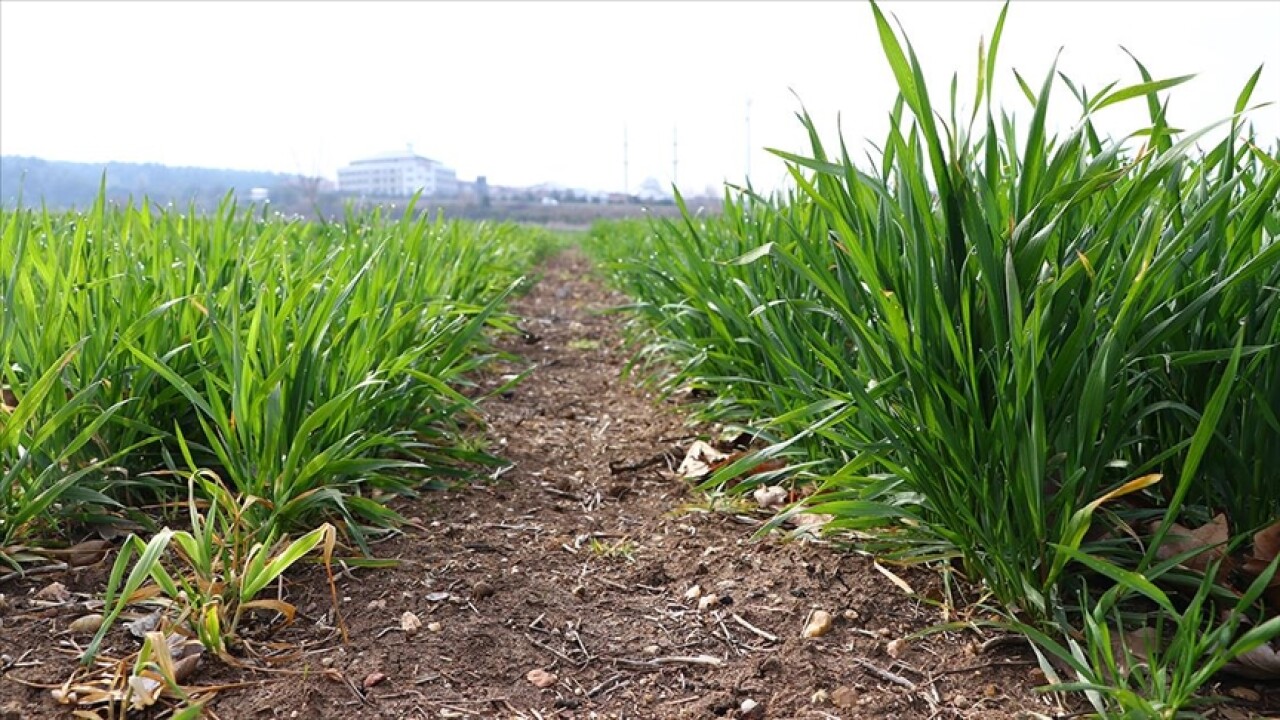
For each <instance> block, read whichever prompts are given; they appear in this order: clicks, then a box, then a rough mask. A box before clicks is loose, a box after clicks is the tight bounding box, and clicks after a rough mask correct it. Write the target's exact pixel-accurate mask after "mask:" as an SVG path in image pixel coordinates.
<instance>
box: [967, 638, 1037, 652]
mask: <svg viewBox="0 0 1280 720" xmlns="http://www.w3.org/2000/svg"><path fill="white" fill-rule="evenodd" d="M1024 642H1026V638H1024V637H1022V636H1021V635H997V636H995V637H993V638H988V639H987V640H986V641H984V642H983V643H982V644H981V645H979V646H978V652H980V653H985V652H990V651H991V650H994V649H995V648H998V647H1004V646H1005V645H1021V644H1022V643H1024Z"/></svg>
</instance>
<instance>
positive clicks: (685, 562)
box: [0, 251, 1055, 719]
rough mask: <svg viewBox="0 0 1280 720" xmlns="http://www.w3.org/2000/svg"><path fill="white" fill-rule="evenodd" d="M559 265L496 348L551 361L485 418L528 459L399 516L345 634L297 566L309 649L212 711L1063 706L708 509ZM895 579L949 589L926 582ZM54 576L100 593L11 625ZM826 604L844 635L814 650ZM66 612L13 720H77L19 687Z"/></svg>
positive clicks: (614, 343) (43, 628) (295, 630)
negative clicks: (33, 611)
mask: <svg viewBox="0 0 1280 720" xmlns="http://www.w3.org/2000/svg"><path fill="white" fill-rule="evenodd" d="M543 271H544V273H545V277H544V279H543V280H542V282H541V283H539V284H538V285H537V286H535V287H534V288H533V290H532V291H531V292H530V293H529V294H528V295H527V296H525V297H522V298H520V299H519V300H518V301H517V302H515V304H514V308H513V310H514V311H515V312H516V313H518V314H520V315H521V316H522V317H523V318H524V321H523V325H524V327H525V328H526V329H527V330H528V331H529V332H530V334H531V335H529V336H526V337H525V338H524V339H523V340H522V339H521V338H519V337H511V338H508V339H507V340H505V341H504V342H505V346H504V349H505V350H507V351H510V352H512V353H516V354H518V355H519V356H520V357H521V358H522V359H523V360H522V363H520V364H515V365H510V366H505V367H501V368H498V369H497V370H498V371H497V372H494V373H493V375H492V376H491V377H489V378H488V380H487V381H488V382H491V383H498V382H500V381H501V375H502V374H503V373H516V372H520V371H523V370H525V369H527V368H529V367H530V366H533V367H536V369H535V371H534V372H533V373H532V375H531V376H530V377H529V378H528V379H527V380H526V381H525V382H524V383H523V384H521V385H519V386H518V387H517V388H516V389H515V390H514V391H512V392H510V393H508V394H506V395H505V396H503V397H501V398H495V399H493V400H491V401H489V402H487V403H486V404H485V405H484V412H485V414H486V419H487V422H488V424H489V430H490V432H489V437H490V439H491V440H490V442H491V445H490V447H489V450H490V451H492V452H495V453H497V454H500V455H501V456H503V457H504V458H506V459H508V460H510V461H511V462H512V463H513V466H512V467H511V468H510V469H508V470H507V471H506V472H503V473H500V474H499V476H498V477H497V479H496V480H493V481H491V482H487V483H477V484H474V485H472V486H469V487H465V488H460V489H457V490H454V491H449V492H432V493H427V494H425V495H424V496H423V498H421V499H420V500H418V501H415V502H413V503H410V504H407V505H405V506H403V507H401V508H400V509H401V510H402V512H404V513H405V514H406V516H409V517H411V518H412V519H413V523H412V525H411V526H410V527H407V528H406V529H405V530H406V531H405V533H404V534H403V535H401V536H399V537H397V538H395V539H393V540H390V541H387V542H385V543H382V544H379V545H378V546H377V547H376V551H377V553H378V555H379V556H381V557H384V558H396V559H399V560H400V561H401V563H400V565H399V566H398V567H395V568H391V569H359V568H351V569H349V571H348V572H347V573H345V574H344V575H342V576H341V577H340V578H339V587H338V591H339V593H340V595H341V596H342V608H343V615H344V617H345V620H346V623H347V626H348V628H349V631H350V641H349V642H348V643H346V644H345V645H344V644H343V643H342V642H341V639H340V638H339V637H338V635H337V633H336V632H335V631H334V630H333V629H332V627H331V624H330V623H329V622H328V621H327V619H326V614H327V611H328V609H329V600H328V593H327V588H326V585H325V582H324V576H323V573H322V572H320V571H319V570H318V569H312V570H309V571H305V572H303V573H300V574H298V575H297V576H296V577H295V578H294V580H293V582H292V583H291V584H290V586H289V587H288V597H287V599H289V600H290V601H291V602H295V603H296V604H297V605H298V606H299V608H300V610H301V612H300V616H299V618H298V621H297V622H296V623H295V624H294V625H293V626H291V627H289V628H287V629H286V630H285V631H283V632H281V633H279V634H277V635H276V636H275V637H274V638H273V639H274V640H277V641H280V642H283V643H289V644H291V647H292V648H293V650H294V651H295V656H294V657H293V659H292V660H291V661H290V662H287V663H283V664H282V665H281V670H282V672H278V673H271V674H267V673H260V672H259V673H254V672H248V671H244V670H234V669H231V668H227V667H225V666H222V665H219V664H218V663H216V662H215V663H210V664H209V665H208V666H207V668H206V669H205V670H202V671H201V673H200V675H199V676H198V677H197V678H196V680H195V683H196V684H202V685H208V684H215V683H219V682H223V683H248V684H247V685H246V686H242V687H240V688H238V689H235V690H229V691H226V692H223V693H221V694H220V695H219V696H218V697H217V698H216V700H215V701H214V702H213V703H211V705H210V707H209V709H210V710H211V713H210V716H211V717H217V718H225V719H231V718H447V717H454V718H481V717H503V718H515V717H521V718H553V717H554V718H605V717H616V718H623V717H625V718H686V717H687V718H712V717H746V718H766V717H767V718H892V717H904V718H1005V717H1017V716H1019V715H1022V714H1025V713H1026V711H1034V712H1038V713H1043V714H1046V715H1050V716H1052V715H1053V714H1054V713H1055V709H1054V706H1053V704H1052V702H1053V699H1052V698H1050V697H1044V696H1040V695H1038V694H1036V693H1035V692H1033V691H1032V689H1031V688H1032V687H1033V685H1034V684H1036V683H1037V682H1042V681H1043V677H1042V676H1039V675H1038V671H1037V670H1035V669H1034V667H1035V666H1034V662H1033V659H1032V656H1031V654H1030V652H1029V651H1027V650H1026V649H1025V648H1023V647H1019V646H1017V645H1013V646H1008V645H1000V646H996V647H994V648H991V647H988V648H986V649H984V648H983V647H982V642H983V640H984V637H979V636H978V635H976V634H974V633H967V634H962V635H935V636H931V637H929V638H927V639H921V640H917V641H914V642H911V643H907V644H905V645H903V644H894V645H893V647H892V650H893V651H894V652H893V653H892V654H891V653H890V649H891V648H890V643H891V642H892V641H895V640H898V639H899V638H902V637H903V636H904V635H907V634H908V633H911V632H913V631H917V630H920V629H922V628H925V627H928V626H930V625H933V624H936V623H938V622H940V621H941V620H942V619H943V618H942V614H941V612H940V610H939V609H938V607H936V606H934V605H931V604H929V603H926V602H923V601H921V600H918V599H912V598H910V597H908V596H907V595H906V594H905V593H904V592H903V590H901V589H899V588H898V587H897V586H895V585H894V584H893V583H892V582H891V581H890V580H889V579H888V578H887V576H886V575H885V574H883V573H882V572H880V571H879V570H877V569H876V568H875V567H874V566H873V563H872V561H871V560H870V559H869V558H866V557H862V556H859V555H856V554H853V553H839V552H836V551H835V550H834V549H833V548H832V547H831V546H830V545H827V544H824V543H813V542H793V543H785V544H784V543H781V542H778V541H774V540H767V541H764V542H753V541H752V540H751V539H750V536H751V533H752V531H753V530H754V529H755V528H756V527H757V526H758V523H759V522H761V521H762V520H763V519H764V517H765V516H764V515H763V514H760V513H755V514H753V515H752V516H751V517H750V518H749V519H748V518H746V517H745V516H743V515H741V514H739V515H734V514H731V513H728V512H715V513H711V512H707V511H706V510H707V508H708V503H707V502H706V501H705V499H704V498H701V497H699V496H698V495H697V494H695V493H692V492H690V491H689V489H688V487H687V486H686V484H685V483H683V482H682V481H679V480H676V479H674V477H673V473H671V472H670V467H671V463H677V462H678V461H679V458H680V457H681V455H682V453H683V449H684V448H685V447H687V445H688V444H689V442H691V441H692V440H693V439H695V437H696V435H695V431H694V429H692V428H689V427H686V426H685V424H684V423H683V422H682V420H681V419H680V416H679V414H678V413H677V412H676V408H675V407H674V406H664V405H662V404H660V403H657V402H655V401H654V399H653V398H652V396H650V395H647V394H645V393H644V392H642V391H640V390H637V389H636V388H635V387H634V386H633V385H631V384H630V383H628V382H627V381H624V380H621V379H620V376H619V374H620V370H621V368H622V366H623V363H624V362H625V359H626V354H625V352H624V350H623V348H622V347H621V336H620V323H621V320H620V319H619V318H618V317H617V316H614V315H604V314H602V313H601V311H603V310H605V309H606V308H608V307H611V306H614V305H617V304H620V303H621V302H623V300H624V299H623V298H622V297H620V296H618V295H616V294H612V293H609V292H607V291H605V290H604V289H603V288H602V286H601V285H600V284H599V283H598V282H597V281H595V280H593V279H592V278H591V275H590V272H591V268H590V265H589V263H588V262H587V261H586V260H585V259H584V258H583V257H582V256H581V255H580V254H578V253H577V252H576V251H570V252H567V253H563V254H561V255H559V256H556V257H554V258H552V259H550V260H549V261H548V262H547V263H546V264H545V266H544V268H543ZM739 512H743V511H739ZM894 572H896V573H897V574H898V575H899V576H900V577H901V579H902V580H904V581H905V582H906V583H908V584H910V585H911V586H912V588H913V589H914V590H915V591H916V592H917V593H918V594H919V595H921V596H923V597H939V587H940V584H939V582H938V579H937V577H936V576H935V575H934V574H933V573H931V572H926V571H912V570H905V569H895V570H894ZM53 579H59V580H60V581H61V582H63V583H65V584H66V585H67V587H68V588H69V589H70V590H71V591H72V592H76V593H84V594H85V595H84V596H83V597H85V598H89V597H91V596H93V594H95V593H100V591H101V586H102V585H101V583H102V572H101V570H100V569H99V570H97V571H90V572H87V573H79V574H72V573H67V574H66V577H61V578H51V577H47V576H46V577H42V578H33V579H28V580H23V581H18V582H15V583H13V584H12V585H11V586H10V587H9V588H4V589H0V591H2V592H6V593H8V594H9V604H10V606H11V609H10V610H8V611H3V612H0V619H2V618H3V617H4V615H5V614H8V615H10V616H14V615H15V614H20V613H21V610H22V607H23V602H24V597H26V596H27V594H28V593H30V592H31V591H33V590H35V589H37V588H39V587H41V586H42V585H44V584H47V583H48V582H50V581H51V580H53ZM695 587H696V588H697V590H693V588H695ZM695 595H697V596H696V597H695ZM708 595H714V596H716V601H715V602H709V601H706V600H704V599H703V598H705V597H707V596H708ZM970 599H972V598H970ZM700 606H701V607H700ZM815 610H823V611H826V612H828V613H830V614H831V615H832V616H833V618H834V623H833V627H832V629H831V630H830V632H828V633H827V634H825V635H823V636H821V637H817V638H808V639H806V638H803V637H802V636H801V632H802V629H803V628H804V627H805V624H806V621H807V620H809V619H810V617H811V614H812V612H813V611H815ZM406 612H408V613H413V614H414V615H415V616H416V617H417V618H418V619H419V620H420V621H421V623H422V628H421V629H420V630H418V631H417V632H415V633H412V634H410V633H406V632H404V631H403V630H402V629H401V618H402V616H403V614H404V613H406ZM24 617H28V618H29V617H30V616H24ZM69 619H70V618H69V617H68V616H66V615H65V614H64V615H57V616H54V617H48V618H38V619H36V620H30V619H28V620H27V621H26V622H15V621H14V620H12V619H10V620H8V621H4V622H3V624H2V625H0V650H3V652H4V653H5V654H6V655H7V656H8V657H9V662H10V664H11V665H12V666H11V667H10V668H9V669H8V671H7V673H6V675H7V677H8V678H10V679H9V680H8V681H0V719H9V718H37V717H67V716H68V713H67V711H66V710H61V709H59V707H58V706H57V705H55V704H54V703H53V702H52V701H51V700H50V699H49V697H50V696H49V692H48V690H44V689H36V688H29V687H25V686H23V685H21V684H20V683H19V682H16V681H14V679H16V680H24V681H27V682H31V683H40V682H45V683H49V682H56V681H57V680H58V679H60V678H62V677H65V676H66V674H68V673H69V672H70V669H71V668H72V666H73V660H72V659H71V658H70V653H68V652H65V651H64V652H61V653H59V652H56V651H52V650H51V649H50V647H49V641H48V639H49V638H50V637H57V638H62V637H64V635H60V634H59V633H61V632H62V630H63V629H64V628H65V627H66V623H67V622H68V620H69ZM986 637H989V636H986ZM127 642H128V641H127V640H118V641H117V643H118V645H122V644H124V643H127ZM27 650H32V652H31V653H29V654H27V655H25V656H23V653H24V652H25V651H27ZM64 650H65V649H64ZM895 655H896V657H895ZM18 658H21V659H22V662H17V663H15V662H14V661H15V660H17V659H18ZM531 671H541V672H540V673H534V675H533V676H532V677H531V676H530V673H531ZM534 680H537V681H539V683H541V684H544V685H546V687H539V686H538V685H537V684H535V682H534ZM104 717H105V716H104ZM130 717H133V716H132V715H131V716H130Z"/></svg>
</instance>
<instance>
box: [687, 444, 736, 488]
mask: <svg viewBox="0 0 1280 720" xmlns="http://www.w3.org/2000/svg"><path fill="white" fill-rule="evenodd" d="M727 457H729V456H728V455H726V454H725V453H722V452H720V451H719V450H717V449H715V448H714V447H711V445H709V444H708V443H706V442H703V441H702V440H695V441H694V443H693V444H692V445H690V446H689V449H688V451H686V452H685V454H684V460H683V461H681V462H680V467H679V468H677V469H676V475H677V476H678V477H680V478H683V479H685V480H694V479H696V478H700V477H706V476H707V475H709V474H710V473H711V465H712V464H713V463H716V462H719V461H721V460H724V459H725V458H727Z"/></svg>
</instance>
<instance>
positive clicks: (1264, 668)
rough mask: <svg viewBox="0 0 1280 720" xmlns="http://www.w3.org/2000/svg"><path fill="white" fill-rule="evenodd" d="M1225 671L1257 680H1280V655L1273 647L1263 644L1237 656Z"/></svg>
mask: <svg viewBox="0 0 1280 720" xmlns="http://www.w3.org/2000/svg"><path fill="white" fill-rule="evenodd" d="M1223 670H1225V671H1227V672H1229V673H1231V674H1233V675H1239V676H1240V677H1247V678H1253V679H1255V680H1280V653H1277V652H1276V649H1275V648H1274V647H1272V646H1271V645H1269V644H1267V643H1263V644H1262V645H1259V646H1258V647H1256V648H1254V649H1252V650H1250V651H1249V652H1247V653H1243V654H1241V655H1238V656H1236V658H1235V659H1234V660H1232V661H1231V662H1229V663H1227V665H1226V667H1224V668H1223Z"/></svg>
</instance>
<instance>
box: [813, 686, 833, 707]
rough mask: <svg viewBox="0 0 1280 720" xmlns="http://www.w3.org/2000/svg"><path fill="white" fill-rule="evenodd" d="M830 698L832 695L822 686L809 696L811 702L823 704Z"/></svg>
mask: <svg viewBox="0 0 1280 720" xmlns="http://www.w3.org/2000/svg"><path fill="white" fill-rule="evenodd" d="M830 699H831V696H830V695H828V694H827V691H826V690H823V689H822V688H818V689H817V690H814V691H813V694H812V695H810V696H809V703H810V704H811V705H821V704H823V703H825V702H826V701H828V700H830Z"/></svg>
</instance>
